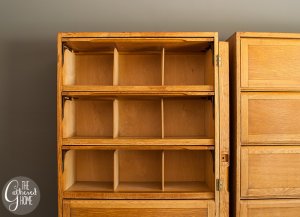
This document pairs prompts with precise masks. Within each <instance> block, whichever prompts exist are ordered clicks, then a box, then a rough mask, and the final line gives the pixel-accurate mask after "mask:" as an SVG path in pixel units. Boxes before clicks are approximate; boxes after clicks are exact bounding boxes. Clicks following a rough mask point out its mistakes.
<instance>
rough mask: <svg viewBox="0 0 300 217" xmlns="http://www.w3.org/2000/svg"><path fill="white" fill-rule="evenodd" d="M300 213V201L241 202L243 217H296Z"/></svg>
mask: <svg viewBox="0 0 300 217" xmlns="http://www.w3.org/2000/svg"><path fill="white" fill-rule="evenodd" d="M299 213H300V200H248V201H241V214H240V216H242V217H296V216H299Z"/></svg>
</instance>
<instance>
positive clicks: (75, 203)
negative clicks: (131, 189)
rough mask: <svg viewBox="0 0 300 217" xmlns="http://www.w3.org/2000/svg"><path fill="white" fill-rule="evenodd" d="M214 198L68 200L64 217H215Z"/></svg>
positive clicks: (64, 207) (65, 203)
mask: <svg viewBox="0 0 300 217" xmlns="http://www.w3.org/2000/svg"><path fill="white" fill-rule="evenodd" d="M214 207H215V206H214V201H196V200H186V201H185V200H176V201H175V200H170V201H160V200H144V201H143V200H65V201H64V205H63V217H157V216H164V217H186V216H189V217H213V216H214V215H215V208H214Z"/></svg>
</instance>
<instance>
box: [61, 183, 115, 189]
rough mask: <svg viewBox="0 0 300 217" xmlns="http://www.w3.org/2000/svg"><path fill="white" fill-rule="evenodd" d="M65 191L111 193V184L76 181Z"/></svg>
mask: <svg viewBox="0 0 300 217" xmlns="http://www.w3.org/2000/svg"><path fill="white" fill-rule="evenodd" d="M66 191H68V192H76V191H83V192H88V191H101V192H103V191H113V182H91V181H81V182H80V181H78V182H75V183H74V184H73V185H72V186H71V187H70V188H68V189H67V190H66Z"/></svg>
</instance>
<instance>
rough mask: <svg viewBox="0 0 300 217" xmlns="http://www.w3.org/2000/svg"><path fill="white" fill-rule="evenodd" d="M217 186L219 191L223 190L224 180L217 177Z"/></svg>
mask: <svg viewBox="0 0 300 217" xmlns="http://www.w3.org/2000/svg"><path fill="white" fill-rule="evenodd" d="M216 187H217V191H221V190H222V189H223V181H222V180H221V179H217V182H216Z"/></svg>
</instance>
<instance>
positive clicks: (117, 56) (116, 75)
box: [113, 48, 119, 86]
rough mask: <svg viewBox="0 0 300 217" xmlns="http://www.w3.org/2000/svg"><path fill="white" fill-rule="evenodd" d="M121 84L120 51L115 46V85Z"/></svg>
mask: <svg viewBox="0 0 300 217" xmlns="http://www.w3.org/2000/svg"><path fill="white" fill-rule="evenodd" d="M118 84H119V52H118V50H117V48H114V67H113V85H114V86H116V85H118Z"/></svg>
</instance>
